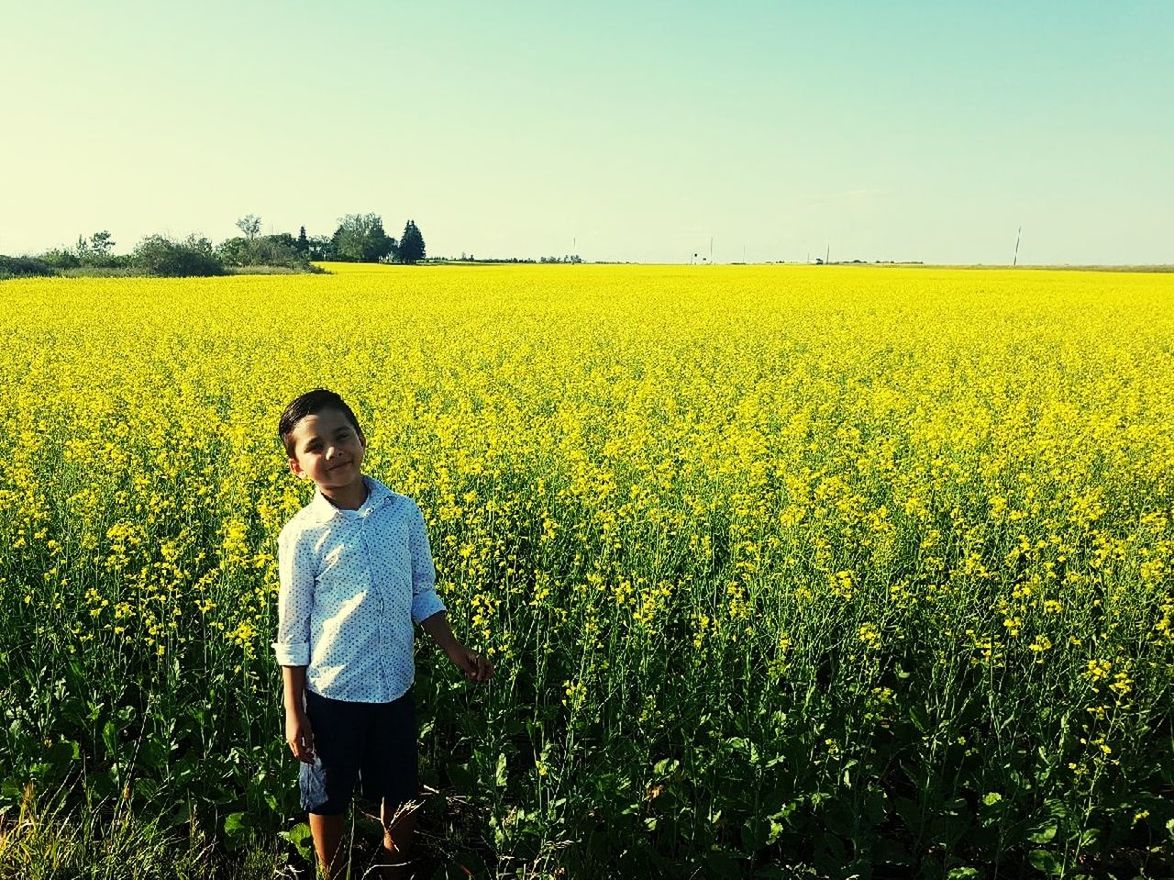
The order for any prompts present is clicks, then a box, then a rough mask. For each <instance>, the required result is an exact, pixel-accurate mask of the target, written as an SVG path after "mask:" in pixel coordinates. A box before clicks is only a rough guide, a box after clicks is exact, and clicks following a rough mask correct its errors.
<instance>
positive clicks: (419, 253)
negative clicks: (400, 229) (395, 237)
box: [399, 220, 424, 264]
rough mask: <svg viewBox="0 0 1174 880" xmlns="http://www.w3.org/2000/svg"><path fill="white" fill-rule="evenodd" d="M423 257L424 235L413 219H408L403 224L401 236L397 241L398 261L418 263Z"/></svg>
mask: <svg viewBox="0 0 1174 880" xmlns="http://www.w3.org/2000/svg"><path fill="white" fill-rule="evenodd" d="M422 259H424V236H423V235H421V234H420V228H419V227H418V226H416V221H415V220H409V221H408V222H407V224H406V225H405V226H404V234H403V237H402V238H400V241H399V261H400V262H401V263H409V264H411V263H418V262H420V260H422Z"/></svg>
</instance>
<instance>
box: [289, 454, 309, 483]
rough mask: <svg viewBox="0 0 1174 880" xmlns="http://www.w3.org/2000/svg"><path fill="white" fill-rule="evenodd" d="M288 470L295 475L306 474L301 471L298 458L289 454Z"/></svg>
mask: <svg viewBox="0 0 1174 880" xmlns="http://www.w3.org/2000/svg"><path fill="white" fill-rule="evenodd" d="M289 470H290V473H292V474H293V475H294V476H296V477H303V478H304V477H305V476H306V475H305V473H304V472H303V471H302V466H301V465H300V464H298V460H297V459H296V458H294V457H293V456H290V458H289Z"/></svg>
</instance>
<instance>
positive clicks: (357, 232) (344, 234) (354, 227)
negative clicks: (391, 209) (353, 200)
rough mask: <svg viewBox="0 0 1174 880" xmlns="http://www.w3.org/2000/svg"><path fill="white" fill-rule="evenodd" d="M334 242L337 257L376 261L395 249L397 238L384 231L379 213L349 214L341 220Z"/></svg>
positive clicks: (350, 260)
mask: <svg viewBox="0 0 1174 880" xmlns="http://www.w3.org/2000/svg"><path fill="white" fill-rule="evenodd" d="M332 244H333V246H334V254H335V259H339V260H346V261H348V262H352V263H375V262H378V261H379V260H381V259H384V258H385V257H387V256H388V255H390V254H391V253H392V252H393V251H394V250H395V239H394V238H390V237H389V236H388V235H387V233H386V232H384V231H383V220H382V218H380V216H379V215H378V214H347V215H346V216H345V217H343V218H342V219H341V220H340V221H339V224H338V229H336V230H335V231H334V238H333V240H332Z"/></svg>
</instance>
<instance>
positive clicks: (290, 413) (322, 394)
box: [277, 388, 363, 458]
mask: <svg viewBox="0 0 1174 880" xmlns="http://www.w3.org/2000/svg"><path fill="white" fill-rule="evenodd" d="M324 409H336V410H338V411H339V412H341V413H342V414H343V415H344V416H346V419H347V421H348V422H350V423H351V427H353V428H354V429H355V433H356V434H358V435H359V437H362V436H363V429H362V428H360V427H359V420H358V419H356V418H355V414H354V413H353V412H351V408H350V407H349V406H347V405H346V401H345V400H343V399H342V398H341V397H339V396H338V395H337V394H335V393H334V392H333V391H328V390H327V389H325V388H315V389H314V390H313V391H307V392H306V393H305V394H299V395H298V396H297V397H295V398H294V399H293V400H291V401H290V404H289V406H287V407H286V408H285V412H283V413H282V414H281V421H280V422H278V423H277V435H278V437H280V438H281V445H282V446H284V447H285V454H286V455H287V456H289V457H291V458H292V457H293V454H294V447H293V436H292V435H293V430H294V428H295V427H297V424H298V422H300V421H301V420H302V419H304V418H305V417H306V416H313V415H317V414H318V413H320V412H322V410H324Z"/></svg>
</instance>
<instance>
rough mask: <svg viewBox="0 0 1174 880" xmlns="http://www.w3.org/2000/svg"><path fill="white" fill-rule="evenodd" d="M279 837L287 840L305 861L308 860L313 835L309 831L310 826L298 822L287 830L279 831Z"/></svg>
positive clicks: (312, 844) (311, 851)
mask: <svg viewBox="0 0 1174 880" xmlns="http://www.w3.org/2000/svg"><path fill="white" fill-rule="evenodd" d="M278 836H279V837H282V838H284V839H285V840H288V841H289V842H290V843H291V844H293V847H294V849H296V850H297V851H298V855H300V856H301V857H302V858H303V859H305V860H306V861H309V860H310V857H311V856H312V855H313V847H314V836H313V834H311V833H310V826H309V825H307V824H306V823H305V822H300V823H299V824H297V825H295V826H294V827H293V828H291V829H289V831H281V832H279V833H278Z"/></svg>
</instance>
